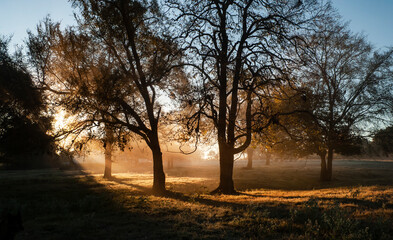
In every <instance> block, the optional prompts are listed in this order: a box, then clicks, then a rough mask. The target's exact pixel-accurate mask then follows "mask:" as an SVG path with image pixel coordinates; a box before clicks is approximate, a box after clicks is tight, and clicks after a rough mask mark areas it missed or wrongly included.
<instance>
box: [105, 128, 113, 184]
mask: <svg viewBox="0 0 393 240" xmlns="http://www.w3.org/2000/svg"><path fill="white" fill-rule="evenodd" d="M105 135H106V136H105V144H104V148H105V170H104V178H111V177H112V144H113V131H112V129H109V128H105Z"/></svg>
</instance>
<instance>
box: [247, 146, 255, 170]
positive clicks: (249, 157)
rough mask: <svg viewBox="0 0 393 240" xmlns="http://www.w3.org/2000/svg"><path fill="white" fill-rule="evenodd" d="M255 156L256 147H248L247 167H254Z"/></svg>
mask: <svg viewBox="0 0 393 240" xmlns="http://www.w3.org/2000/svg"><path fill="white" fill-rule="evenodd" d="M253 156H254V148H252V147H249V148H247V160H248V161H247V168H248V169H251V168H252V158H253Z"/></svg>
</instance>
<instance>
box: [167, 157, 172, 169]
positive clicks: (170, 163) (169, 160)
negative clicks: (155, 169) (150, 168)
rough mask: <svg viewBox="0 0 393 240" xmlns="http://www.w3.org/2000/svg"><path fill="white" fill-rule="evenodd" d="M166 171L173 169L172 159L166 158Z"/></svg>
mask: <svg viewBox="0 0 393 240" xmlns="http://www.w3.org/2000/svg"><path fill="white" fill-rule="evenodd" d="M167 166H168V169H171V168H173V158H168V160H167Z"/></svg>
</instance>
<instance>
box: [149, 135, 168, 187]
mask: <svg viewBox="0 0 393 240" xmlns="http://www.w3.org/2000/svg"><path fill="white" fill-rule="evenodd" d="M153 141H154V142H152V145H151V151H152V153H153V174H154V177H153V192H155V193H159V194H163V193H165V192H166V189H165V174H164V167H163V163H162V152H161V148H160V144H159V141H158V136H157V137H155V138H154V139H153Z"/></svg>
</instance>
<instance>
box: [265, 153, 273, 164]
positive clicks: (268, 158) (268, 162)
mask: <svg viewBox="0 0 393 240" xmlns="http://www.w3.org/2000/svg"><path fill="white" fill-rule="evenodd" d="M271 156H272V155H271V154H270V152H266V163H265V164H266V165H270V158H271Z"/></svg>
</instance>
